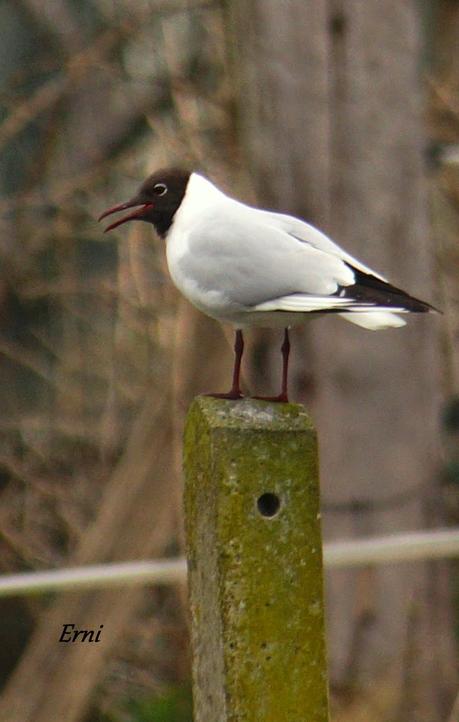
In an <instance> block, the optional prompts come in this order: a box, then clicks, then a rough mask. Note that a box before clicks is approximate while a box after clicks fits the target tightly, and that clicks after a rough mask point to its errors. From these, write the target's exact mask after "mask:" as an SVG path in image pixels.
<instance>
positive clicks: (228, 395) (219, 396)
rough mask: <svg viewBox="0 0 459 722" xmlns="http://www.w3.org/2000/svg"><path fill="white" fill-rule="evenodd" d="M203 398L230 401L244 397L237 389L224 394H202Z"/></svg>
mask: <svg viewBox="0 0 459 722" xmlns="http://www.w3.org/2000/svg"><path fill="white" fill-rule="evenodd" d="M204 396H210V397H211V398H213V399H229V400H230V401H237V400H238V399H243V398H244V395H243V394H241V392H240V391H239V390H238V389H231V391H228V392H227V393H226V394H204Z"/></svg>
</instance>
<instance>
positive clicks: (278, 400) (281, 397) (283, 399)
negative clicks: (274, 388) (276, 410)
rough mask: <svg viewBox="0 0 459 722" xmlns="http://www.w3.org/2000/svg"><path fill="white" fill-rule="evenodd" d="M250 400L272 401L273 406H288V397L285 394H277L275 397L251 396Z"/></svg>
mask: <svg viewBox="0 0 459 722" xmlns="http://www.w3.org/2000/svg"><path fill="white" fill-rule="evenodd" d="M252 399H256V400H257V401H272V402H274V403H275V404H288V396H287V394H285V393H281V394H278V395H277V396H252Z"/></svg>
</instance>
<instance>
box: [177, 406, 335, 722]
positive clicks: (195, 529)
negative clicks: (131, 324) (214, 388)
mask: <svg viewBox="0 0 459 722" xmlns="http://www.w3.org/2000/svg"><path fill="white" fill-rule="evenodd" d="M185 479H186V480H185V515H186V533H187V557H188V569H189V589H190V605H191V632H192V655H193V695H194V708H195V722H326V721H327V720H328V704H327V697H328V696H327V667H326V656H325V643H324V614H323V590H322V541H321V534H320V514H319V485H318V471H317V444H316V435H315V431H314V428H313V426H312V424H311V421H310V419H309V417H308V415H307V414H306V412H305V410H304V409H303V407H301V406H297V405H293V404H270V403H269V402H262V401H254V400H249V399H248V400H244V401H238V402H232V401H224V400H219V399H213V398H206V397H200V398H198V399H196V400H195V401H194V402H193V404H192V406H191V408H190V411H189V413H188V417H187V424H186V431H185Z"/></svg>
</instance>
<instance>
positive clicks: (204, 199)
mask: <svg viewBox="0 0 459 722" xmlns="http://www.w3.org/2000/svg"><path fill="white" fill-rule="evenodd" d="M225 199H226V196H225V194H224V193H222V191H220V190H218V188H216V187H215V186H214V185H213V184H212V183H211V182H210V181H208V180H206V179H205V178H203V177H202V176H200V175H199V174H198V173H193V174H192V175H191V176H190V180H189V181H188V186H187V190H186V193H185V196H184V198H183V200H182V203H181V204H180V208H179V209H178V211H177V212H176V214H175V217H174V221H173V223H172V226H171V229H170V231H169V233H168V234H167V238H166V258H167V265H168V268H169V273H170V275H171V278H172V280H173V282H174V284H175V285H176V286H177V288H178V289H179V291H180V292H181V293H183V295H184V296H186V298H188V300H189V301H191V303H192V304H193V305H194V306H196V307H197V308H198V309H199V310H200V311H202V312H203V313H206V314H207V315H208V316H213V317H214V318H217V319H221V318H222V316H224V315H225V314H224V309H225V308H226V307H227V301H226V299H225V298H224V297H223V295H222V294H221V293H220V292H219V291H217V290H213V289H211V288H204V287H202V285H199V284H198V283H197V281H196V279H194V278H192V277H190V276H189V275H187V274H185V273H184V271H183V267H184V266H185V265H186V258H187V256H188V254H189V253H191V249H190V244H189V237H190V232H191V230H192V229H193V226H194V225H195V224H196V222H197V220H198V219H199V218H200V217H201V216H202V215H203V213H205V211H206V210H208V209H209V208H214V207H215V206H216V205H217V204H218V203H221V202H222V201H224V200H225ZM209 280H210V279H209Z"/></svg>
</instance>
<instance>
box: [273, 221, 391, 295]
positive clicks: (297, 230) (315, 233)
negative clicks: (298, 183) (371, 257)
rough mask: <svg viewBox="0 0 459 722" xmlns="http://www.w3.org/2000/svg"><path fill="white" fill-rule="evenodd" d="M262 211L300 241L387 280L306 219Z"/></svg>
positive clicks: (276, 224)
mask: <svg viewBox="0 0 459 722" xmlns="http://www.w3.org/2000/svg"><path fill="white" fill-rule="evenodd" d="M261 212H262V213H266V214H267V216H269V219H270V221H271V223H272V224H273V225H274V226H275V227H276V228H279V229H281V230H283V231H284V232H285V233H288V234H290V235H292V236H294V237H295V238H297V239H298V240H299V241H302V242H303V243H306V244H308V245H311V246H313V247H314V248H317V249H318V250H322V251H324V252H325V253H328V254H330V255H333V256H336V257H337V258H340V259H341V260H342V261H345V262H346V263H349V264H350V265H351V266H353V267H354V268H356V269H357V270H359V271H362V272H363V273H367V274H370V275H372V276H374V277H375V278H379V279H380V280H381V281H387V279H386V278H385V277H384V276H381V274H379V273H377V272H376V271H374V270H373V269H372V268H369V267H368V266H366V265H365V264H363V263H362V262H361V261H359V260H358V259H357V258H355V257H354V256H351V254H350V253H347V252H346V251H345V250H344V249H343V248H341V247H340V246H338V244H337V243H335V242H334V241H332V240H331V238H329V237H328V236H326V235H325V233H322V232H321V231H319V230H318V229H317V228H315V227H314V226H311V225H310V224H309V223H306V221H302V220H300V219H299V218H295V217H294V216H289V215H286V214H284V213H274V212H270V211H261Z"/></svg>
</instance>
